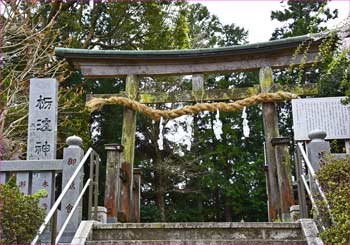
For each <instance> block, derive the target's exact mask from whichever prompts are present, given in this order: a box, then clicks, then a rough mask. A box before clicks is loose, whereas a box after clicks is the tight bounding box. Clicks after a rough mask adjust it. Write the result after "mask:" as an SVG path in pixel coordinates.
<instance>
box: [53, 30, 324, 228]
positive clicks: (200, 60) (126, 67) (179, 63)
mask: <svg viewBox="0 0 350 245" xmlns="http://www.w3.org/2000/svg"><path fill="white" fill-rule="evenodd" d="M314 37H316V36H311V35H305V36H299V37H293V38H286V39H280V40H274V41H269V42H264V43H256V44H247V45H239V46H232V47H224V48H209V49H198V50H157V51H155V50H149V51H119V50H84V49H70V48H56V49H55V53H56V56H58V57H62V58H66V60H67V61H68V62H69V63H70V64H71V65H73V67H74V68H77V69H80V70H81V72H82V74H83V75H84V76H85V77H86V78H108V77H125V76H126V86H125V92H123V93H120V94H93V95H89V96H88V98H87V100H88V101H89V100H91V99H93V98H101V97H102V98H110V97H112V96H120V97H128V98H129V99H133V100H136V101H138V102H140V103H143V104H157V103H173V102H196V101H197V100H196V98H198V96H200V98H201V101H229V100H239V99H243V98H246V97H249V96H252V95H256V94H259V93H260V92H262V93H263V92H276V91H280V90H283V91H289V92H292V93H295V94H297V95H300V96H309V95H315V94H317V93H318V88H317V85H315V84H305V85H294V86H288V85H286V86H281V85H280V84H274V82H273V76H272V69H274V68H286V67H290V66H291V64H293V65H299V64H301V63H302V64H304V65H305V66H308V65H311V64H312V63H315V62H318V61H319V59H316V57H317V55H318V47H319V45H320V44H321V42H322V41H323V40H324V38H325V37H322V36H319V35H318V36H317V38H314ZM297 49H298V50H299V52H298V53H297V52H296V50H297ZM244 71H259V84H260V86H259V85H256V86H253V87H247V88H234V89H225V90H222V89H220V90H218V89H215V90H205V88H204V76H203V74H204V73H214V72H244ZM151 75H193V76H192V90H190V91H181V92H171V93H164V92H155V93H146V92H143V91H139V86H138V81H139V77H140V76H151ZM262 108H263V121H264V131H265V142H266V158H267V162H268V175H267V180H268V188H267V189H268V190H267V192H268V204H269V205H268V206H269V209H268V210H269V221H273V220H275V219H277V218H278V217H280V218H281V217H283V214H285V213H288V212H289V206H291V205H293V204H294V198H293V192H292V187H291V184H290V176H288V175H290V169H283V168H284V167H283V166H284V164H282V163H280V164H279V165H278V161H280V160H281V159H280V157H279V156H280V155H282V154H285V153H283V151H284V152H285V148H284V149H283V147H275V145H276V144H277V145H278V144H279V143H282V144H285V142H283V140H282V142H281V140H280V141H279V140H278V139H277V141H276V138H278V137H279V136H280V134H279V129H278V120H277V119H278V118H277V113H276V106H275V103H263V105H262ZM136 114H137V113H136V112H135V111H133V110H130V109H128V108H124V112H123V128H122V140H121V144H122V145H123V147H124V152H123V154H122V162H125V163H127V164H129V165H128V166H129V167H130V171H131V176H133V174H132V171H133V163H134V148H135V130H136ZM272 139H275V140H274V142H271V140H272ZM275 151H276V152H275ZM276 156H277V157H276ZM130 184H131V186H130V188H132V184H133V181H131V183H130ZM131 190H132V189H131ZM130 202H131V200H130ZM127 221H128V220H127Z"/></svg>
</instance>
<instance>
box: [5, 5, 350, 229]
mask: <svg viewBox="0 0 350 245" xmlns="http://www.w3.org/2000/svg"><path fill="white" fill-rule="evenodd" d="M1 5H2V6H3V11H4V12H3V14H2V15H1V33H2V36H1V45H0V46H1V53H2V59H1V62H2V63H1V78H2V79H1V84H0V86H1V90H0V95H1V97H0V98H1V112H0V113H1V116H0V136H1V145H0V146H1V148H0V154H1V159H20V158H24V157H25V149H26V138H27V119H28V118H27V112H28V85H29V79H30V78H32V77H55V78H57V79H58V81H59V127H58V148H59V152H58V158H61V157H62V149H63V147H64V144H65V139H66V138H67V137H68V136H70V135H73V134H75V135H79V136H80V137H82V138H83V142H84V147H85V149H87V147H88V146H90V145H93V146H94V148H95V149H96V150H97V151H98V152H99V154H100V156H101V158H102V163H105V156H106V154H105V152H104V144H107V143H120V140H121V126H122V125H121V122H122V108H120V107H118V106H105V107H104V108H103V110H102V111H99V112H94V113H93V114H90V113H89V112H88V111H87V110H86V108H85V97H86V94H89V93H118V92H120V91H122V90H124V84H125V83H124V80H123V78H115V79H98V80H91V79H85V78H83V77H82V75H81V74H80V72H79V71H74V70H72V68H71V67H69V65H68V64H67V63H66V62H65V61H64V60H57V59H56V58H55V56H54V51H53V49H54V47H70V48H85V49H120V50H150V49H152V50H159V49H189V48H191V49H196V48H210V47H225V46H231V45H244V44H247V35H248V31H247V30H245V29H244V28H242V27H239V26H237V25H235V24H234V23H232V24H229V25H224V24H222V23H221V22H220V20H219V18H218V17H217V16H215V15H213V14H211V13H210V12H209V11H208V9H207V8H206V7H205V6H203V5H201V4H200V3H197V4H191V3H188V2H185V1H176V2H175V1H174V2H172V1H132V2H100V1H86V0H81V1H44V0H43V1H24V0H23V1H5V0H1ZM335 18H337V10H335V11H330V10H329V9H328V8H327V1H324V0H318V1H305V2H304V1H288V2H287V4H286V7H285V9H283V10H281V11H272V13H271V19H274V20H278V21H279V22H281V26H282V27H281V28H277V29H276V30H275V31H274V32H273V33H272V35H271V40H274V39H281V38H286V37H292V36H298V35H304V34H307V33H317V32H320V31H325V30H326V28H325V27H324V25H323V24H324V23H326V22H327V21H328V20H331V19H335ZM347 33H348V32H347ZM339 45H341V44H339ZM337 55H338V56H337ZM335 56H337V59H335V58H334V57H335ZM335 60H336V62H334V61H335ZM330 66H332V72H329V67H330ZM344 70H345V71H347V72H344ZM348 71H349V65H348V62H347V57H346V56H340V57H339V54H338V53H337V51H334V52H331V53H329V54H327V55H326V56H325V60H324V62H323V63H321V64H320V65H319V66H318V67H312V69H304V68H295V69H292V70H275V71H274V75H275V82H276V83H282V84H285V83H291V84H296V83H301V84H302V83H318V84H320V86H321V89H320V94H319V96H335V95H344V94H345V93H346V90H347V89H348V84H349V82H348V81H349V79H348V73H349V72H348ZM258 83H259V82H258V74H257V73H256V72H250V73H247V72H246V73H226V74H206V75H205V88H206V89H213V88H238V87H247V86H252V85H255V84H258ZM183 89H191V77H190V76H181V77H145V78H143V79H142V80H141V81H140V90H145V91H180V90H183ZM184 105H185V103H174V104H167V105H157V107H158V109H169V108H177V107H182V106H184ZM279 112H280V130H281V134H283V135H285V136H290V137H292V129H291V117H290V104H289V103H283V104H280V106H279ZM246 113H247V120H248V125H249V131H250V133H249V137H248V136H247V135H245V134H244V133H243V129H242V121H243V119H242V112H232V113H223V112H220V114H219V115H218V117H219V119H218V118H217V114H216V113H201V114H199V115H197V116H193V117H191V116H190V117H186V118H181V119H178V120H171V121H163V122H162V124H163V129H162V132H160V125H159V122H152V121H151V120H150V119H148V118H147V117H144V116H143V115H138V119H137V133H136V152H135V154H136V155H135V167H139V168H141V170H142V178H143V181H142V199H141V203H142V207H141V217H142V221H145V222H150V221H167V222H171V221H182V222H185V221H241V220H245V221H266V220H267V207H266V203H267V197H266V183H265V166H264V164H265V163H264V154H263V142H264V136H263V135H264V134H263V123H262V114H261V108H260V107H259V106H255V107H250V108H247V109H246ZM220 122H222V131H223V134H222V136H221V139H220V137H217V136H216V135H215V133H214V130H213V128H214V127H216V126H217V125H218V123H220ZM160 134H161V135H163V136H164V140H163V147H162V148H160V147H159V144H158V139H159V135H160ZM179 136H180V137H179ZM101 167H102V169H101V170H100V173H101V178H100V179H101V183H100V184H101V186H102V188H101V189H100V190H101V191H100V193H101V194H100V197H99V199H100V202H101V203H100V204H103V195H102V193H103V192H104V173H105V166H104V165H102V166H101Z"/></svg>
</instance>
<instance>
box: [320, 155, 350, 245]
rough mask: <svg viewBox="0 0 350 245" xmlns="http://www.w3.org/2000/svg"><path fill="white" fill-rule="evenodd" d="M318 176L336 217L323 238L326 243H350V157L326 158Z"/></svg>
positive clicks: (323, 234) (322, 234)
mask: <svg viewBox="0 0 350 245" xmlns="http://www.w3.org/2000/svg"><path fill="white" fill-rule="evenodd" d="M317 178H318V180H319V182H320V184H321V187H322V189H323V191H324V192H325V195H326V198H327V201H328V203H329V206H330V209H331V213H332V216H333V218H334V223H333V224H331V226H330V227H328V228H327V229H326V230H325V231H324V232H322V233H321V238H322V240H323V242H324V243H325V244H349V243H350V201H349V200H350V157H349V156H348V157H347V158H345V159H340V160H339V159H338V160H337V159H333V158H331V157H328V158H326V159H325V161H324V162H323V166H322V167H321V169H320V170H319V171H318V173H317Z"/></svg>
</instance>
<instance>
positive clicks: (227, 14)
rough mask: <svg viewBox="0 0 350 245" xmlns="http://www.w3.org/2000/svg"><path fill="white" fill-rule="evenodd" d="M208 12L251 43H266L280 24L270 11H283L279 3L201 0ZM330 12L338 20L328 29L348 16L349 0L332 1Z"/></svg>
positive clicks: (281, 4)
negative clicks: (245, 35) (236, 28)
mask: <svg viewBox="0 0 350 245" xmlns="http://www.w3.org/2000/svg"><path fill="white" fill-rule="evenodd" d="M189 2H191V3H197V2H200V3H201V4H203V5H205V6H207V7H208V9H209V11H210V12H211V13H213V14H215V15H217V16H218V17H219V19H220V21H221V22H222V23H224V24H231V23H234V24H236V25H238V26H240V27H244V29H246V30H248V31H249V34H248V40H249V42H251V43H254V42H263V41H268V40H269V39H270V37H271V34H272V32H273V31H274V30H275V28H276V27H281V26H282V24H281V23H280V22H278V21H275V20H274V21H271V18H270V16H271V11H272V10H279V9H283V7H282V6H283V5H286V3H281V1H278V0H277V1H276V0H275V1H271V0H270V1H262V0H260V1H251V0H250V1H230V0H226V1H223V0H207V1H205V0H201V1H191V0H190V1H189ZM328 5H329V7H330V9H331V10H333V9H338V12H339V13H338V19H336V20H335V21H332V22H331V23H330V27H331V26H334V25H336V24H337V23H339V22H341V20H343V19H345V18H346V17H347V15H348V14H349V6H350V0H333V1H331V2H330V3H329V4H328Z"/></svg>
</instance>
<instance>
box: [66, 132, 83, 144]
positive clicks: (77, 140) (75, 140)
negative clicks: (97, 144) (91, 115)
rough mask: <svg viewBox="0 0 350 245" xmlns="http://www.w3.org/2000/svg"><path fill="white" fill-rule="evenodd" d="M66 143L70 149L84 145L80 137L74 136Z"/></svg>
mask: <svg viewBox="0 0 350 245" xmlns="http://www.w3.org/2000/svg"><path fill="white" fill-rule="evenodd" d="M66 143H67V145H68V147H80V146H82V144H83V140H82V139H81V138H80V137H79V136H76V135H73V136H69V137H68V138H67V139H66Z"/></svg>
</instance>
